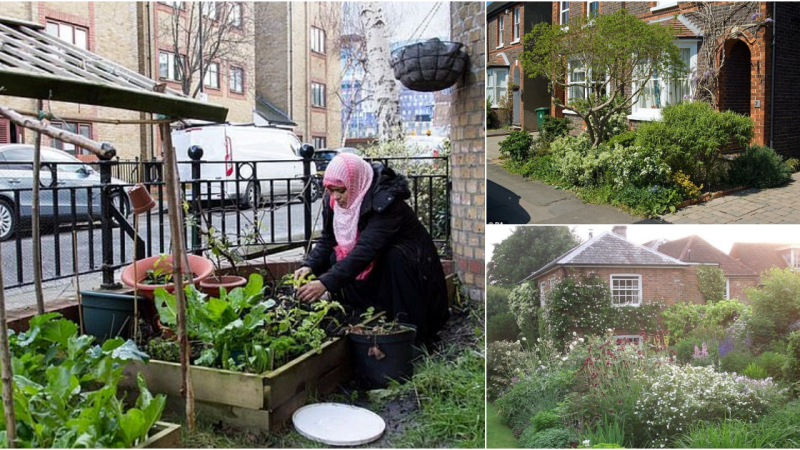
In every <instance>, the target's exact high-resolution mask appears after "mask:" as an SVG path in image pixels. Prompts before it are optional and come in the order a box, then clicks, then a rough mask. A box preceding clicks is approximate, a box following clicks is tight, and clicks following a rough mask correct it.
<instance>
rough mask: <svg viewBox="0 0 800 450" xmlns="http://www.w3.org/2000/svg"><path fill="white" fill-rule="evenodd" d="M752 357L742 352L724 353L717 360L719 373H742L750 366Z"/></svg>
mask: <svg viewBox="0 0 800 450" xmlns="http://www.w3.org/2000/svg"><path fill="white" fill-rule="evenodd" d="M752 358H753V356H752V355H751V354H750V353H749V352H746V351H744V350H734V351H732V352H728V353H726V354H725V355H724V356H722V357H720V359H719V370H720V372H728V373H738V374H741V373H744V369H745V368H746V367H747V365H748V364H750V361H751V360H752Z"/></svg>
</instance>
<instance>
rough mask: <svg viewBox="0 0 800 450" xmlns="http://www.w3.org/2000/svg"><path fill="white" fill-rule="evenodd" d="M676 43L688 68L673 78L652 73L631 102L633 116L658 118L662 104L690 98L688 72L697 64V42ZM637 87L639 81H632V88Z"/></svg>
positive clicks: (636, 88)
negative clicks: (632, 102)
mask: <svg viewBox="0 0 800 450" xmlns="http://www.w3.org/2000/svg"><path fill="white" fill-rule="evenodd" d="M676 45H677V46H678V49H679V50H680V54H681V59H682V60H683V63H684V64H685V66H686V67H687V68H688V70H687V71H686V73H685V74H683V76H680V77H677V78H675V79H673V80H670V79H665V78H664V77H663V76H662V75H661V74H659V73H654V74H653V75H652V76H651V77H650V80H649V81H647V82H646V84H645V86H644V88H643V89H642V91H641V92H640V93H639V96H638V97H637V99H636V100H635V102H634V104H633V107H632V112H633V118H635V119H645V120H647V119H658V118H660V117H661V108H663V107H664V106H667V105H674V104H676V103H680V102H681V101H684V100H689V99H691V97H692V84H691V81H690V77H689V74H690V73H691V72H692V71H693V70H694V69H695V68H696V66H697V44H696V42H677V43H676ZM638 89H639V83H633V90H634V91H636V90H638Z"/></svg>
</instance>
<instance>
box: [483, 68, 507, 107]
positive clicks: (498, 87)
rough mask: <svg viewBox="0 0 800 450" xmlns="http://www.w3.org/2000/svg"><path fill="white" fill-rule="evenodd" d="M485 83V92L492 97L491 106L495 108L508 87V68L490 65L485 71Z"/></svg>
mask: <svg viewBox="0 0 800 450" xmlns="http://www.w3.org/2000/svg"><path fill="white" fill-rule="evenodd" d="M486 75H487V78H488V80H487V84H486V91H487V92H486V94H487V95H488V96H489V97H491V99H492V104H491V107H492V108H497V106H498V104H499V103H500V100H501V99H502V98H504V97H505V96H506V89H508V68H506V67H490V68H489V69H488V70H487V71H486Z"/></svg>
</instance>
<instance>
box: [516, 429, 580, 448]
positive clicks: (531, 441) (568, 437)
mask: <svg viewBox="0 0 800 450" xmlns="http://www.w3.org/2000/svg"><path fill="white" fill-rule="evenodd" d="M531 428H532V427H531ZM525 431H526V432H525V433H523V434H522V436H520V438H519V445H520V446H521V447H523V448H570V447H572V444H575V443H577V442H578V438H577V437H576V436H575V433H573V432H572V431H569V430H566V429H564V428H550V429H549V430H545V431H542V432H540V433H531V432H529V430H525Z"/></svg>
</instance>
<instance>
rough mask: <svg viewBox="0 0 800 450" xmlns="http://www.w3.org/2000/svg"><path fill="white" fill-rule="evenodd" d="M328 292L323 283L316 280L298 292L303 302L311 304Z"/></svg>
mask: <svg viewBox="0 0 800 450" xmlns="http://www.w3.org/2000/svg"><path fill="white" fill-rule="evenodd" d="M295 273H296V272H295ZM327 291H328V289H327V288H326V287H325V285H324V284H322V282H321V281H319V280H314V281H311V282H309V283H308V284H306V285H305V286H303V287H301V288H300V289H298V290H297V298H299V299H300V301H302V302H305V303H311V302H313V301H315V300H318V299H319V298H320V297H322V294H324V293H325V292H327Z"/></svg>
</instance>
